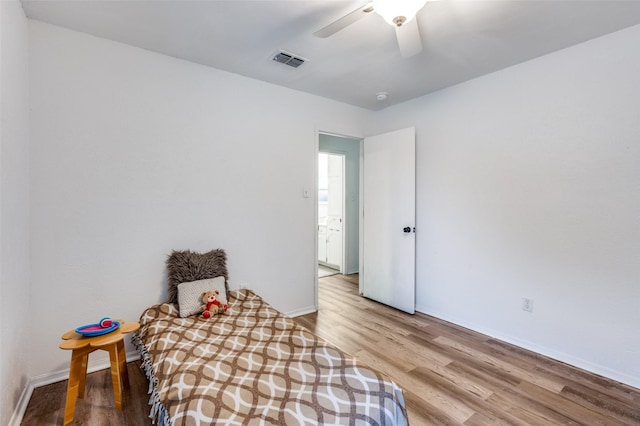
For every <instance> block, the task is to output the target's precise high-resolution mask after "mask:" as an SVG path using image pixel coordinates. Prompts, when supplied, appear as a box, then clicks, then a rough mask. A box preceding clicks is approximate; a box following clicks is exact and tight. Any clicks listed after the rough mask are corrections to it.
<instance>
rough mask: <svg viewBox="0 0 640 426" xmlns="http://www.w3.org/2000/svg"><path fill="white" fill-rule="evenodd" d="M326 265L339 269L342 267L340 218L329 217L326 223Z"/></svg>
mask: <svg viewBox="0 0 640 426" xmlns="http://www.w3.org/2000/svg"><path fill="white" fill-rule="evenodd" d="M327 264H329V265H333V266H336V267H337V268H338V269H341V268H340V266H341V265H342V218H340V217H333V216H329V221H328V223H327Z"/></svg>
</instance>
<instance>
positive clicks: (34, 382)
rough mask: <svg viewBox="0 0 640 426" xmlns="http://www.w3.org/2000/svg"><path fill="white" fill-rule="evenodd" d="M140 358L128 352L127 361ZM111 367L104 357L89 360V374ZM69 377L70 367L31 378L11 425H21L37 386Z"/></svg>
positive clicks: (134, 352)
mask: <svg viewBox="0 0 640 426" xmlns="http://www.w3.org/2000/svg"><path fill="white" fill-rule="evenodd" d="M139 359H140V353H139V352H138V351H131V352H127V362H132V361H137V360H139ZM109 367H110V365H109V360H108V359H102V360H99V361H95V362H91V360H89V364H88V365H87V374H89V373H93V372H95V371H100V370H104V369H106V368H109ZM68 378H69V369H68V368H65V369H64V370H58V371H52V372H50V373H45V374H41V375H39V376H36V377H32V378H30V379H29V381H28V382H27V384H26V385H25V387H24V389H23V390H22V393H21V394H20V399H19V400H18V403H17V404H16V408H15V410H13V415H12V416H11V420H9V426H20V423H22V418H23V417H24V413H25V412H26V411H27V406H28V405H29V401H30V400H31V395H33V391H34V390H35V388H39V387H41V386H46V385H50V384H52V383H57V382H61V381H63V380H67V379H68Z"/></svg>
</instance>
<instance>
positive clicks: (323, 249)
mask: <svg viewBox="0 0 640 426" xmlns="http://www.w3.org/2000/svg"><path fill="white" fill-rule="evenodd" d="M318 260H319V261H320V262H326V261H327V225H318Z"/></svg>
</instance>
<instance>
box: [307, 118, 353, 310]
mask: <svg viewBox="0 0 640 426" xmlns="http://www.w3.org/2000/svg"><path fill="white" fill-rule="evenodd" d="M321 134H322V135H329V136H336V137H339V138H345V139H352V140H357V141H360V149H359V151H360V158H359V160H358V161H359V165H360V167H359V169H360V170H359V187H358V199H359V203H358V218H359V220H358V274H362V244H363V238H362V212H363V205H362V167H363V164H362V159H363V156H362V150H363V147H364V136H363V135H361V136H354V135H349V134H345V133H340V132H333V131H330V130H322V129H319V128H316V130H315V143H314V160H313V163H314V183H313V188H314V191H313V194H314V197H313V208H314V211H313V217H314V220H313V227H314V233H313V234H314V237H313V241H314V244H313V262H314V263H313V264H314V298H315V300H314V302H315V308H316V310H318V307H319V304H318V279H319V278H318V189H319V188H318V154H319V153H320V152H325V151H320V135H321ZM329 153H331V152H329ZM336 154H341V155H344V154H345V153H344V152H336ZM344 168H345V173H344V174H345V176H343V179H344V185H346V158H345V167H344ZM345 192H346V191H343V195H344V193H345ZM345 204H346V203H343V206H342V208H343V212H344V210H345V208H346V207H345ZM343 218H344V216H343ZM346 226H347V225H346V220H344V222H343V228H342V234H343V238H342V242H343V250H342V256H343V260H342V267H343V269H344V268H346V262H345V260H346V259H345V256H346V250H345V244H346V233H345V229H346ZM358 293H360V294H362V284H361V283H360V282H359V283H358Z"/></svg>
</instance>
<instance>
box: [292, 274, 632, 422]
mask: <svg viewBox="0 0 640 426" xmlns="http://www.w3.org/2000/svg"><path fill="white" fill-rule="evenodd" d="M357 280H358V276H357V275H352V276H346V277H345V276H343V275H334V276H332V277H327V278H323V279H322V280H321V284H320V288H319V304H320V310H319V311H318V312H316V313H313V314H308V315H304V316H301V317H297V318H295V320H296V321H297V322H298V323H299V324H301V325H303V326H305V327H307V328H308V329H310V330H311V331H313V332H315V333H316V334H318V335H319V336H321V337H323V338H324V339H326V340H328V341H330V342H332V343H334V344H335V345H337V346H338V347H340V348H341V349H342V350H344V351H346V352H348V353H350V354H352V355H353V356H354V357H355V358H357V359H358V360H360V361H362V362H364V363H365V364H368V365H369V366H371V367H374V368H376V369H378V370H380V371H383V372H386V373H387V374H388V375H389V376H390V377H391V378H393V380H394V381H395V382H396V383H397V384H398V385H399V386H400V387H402V388H403V389H404V395H405V401H406V403H407V410H408V412H409V420H410V423H411V424H412V425H427V424H464V425H496V424H514V425H575V424H584V425H618V424H619V425H640V390H638V389H635V388H632V387H630V386H626V385H623V384H621V383H618V382H615V381H612V380H609V379H605V378H603V377H601V376H597V375H595V374H591V373H588V372H585V371H583V370H580V369H577V368H574V367H571V366H569V365H567V364H564V363H561V362H558V361H555V360H552V359H549V358H546V357H544V356H541V355H538V354H536V353H533V352H530V351H527V350H524V349H521V348H518V347H515V346H512V345H509V344H507V343H504V342H501V341H498V340H495V339H492V338H490V337H488V336H485V335H482V334H479V333H475V332H473V331H470V330H468V329H465V328H462V327H458V326H456V325H453V324H450V323H447V322H445V321H441V320H438V319H436V318H433V317H430V316H428V315H424V314H420V313H417V314H415V315H409V314H405V313H402V312H399V311H397V310H394V309H391V308H388V307H386V306H384V305H381V304H378V303H376V302H373V301H370V300H368V299H365V298H363V297H361V296H359V295H358V285H357V283H358V281H357Z"/></svg>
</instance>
